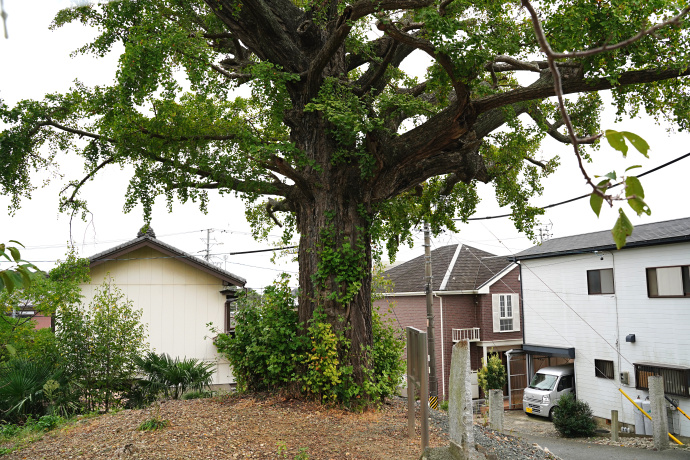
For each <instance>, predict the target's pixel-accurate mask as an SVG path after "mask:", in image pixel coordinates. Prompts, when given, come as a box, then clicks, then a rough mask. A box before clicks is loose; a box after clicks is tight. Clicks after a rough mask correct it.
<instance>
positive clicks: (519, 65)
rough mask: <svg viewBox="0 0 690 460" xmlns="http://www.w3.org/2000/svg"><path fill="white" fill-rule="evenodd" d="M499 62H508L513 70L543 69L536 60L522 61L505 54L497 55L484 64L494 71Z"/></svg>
mask: <svg viewBox="0 0 690 460" xmlns="http://www.w3.org/2000/svg"><path fill="white" fill-rule="evenodd" d="M499 62H502V63H505V64H508V65H509V66H510V68H511V70H529V71H531V72H540V71H541V69H540V68H539V65H538V64H537V63H535V62H526V61H520V60H518V59H515V58H513V57H510V56H503V55H499V56H496V57H495V58H494V60H493V61H492V62H490V63H488V64H486V65H485V66H484V69H486V70H492V71H493V70H494V69H495V64H496V63H499Z"/></svg>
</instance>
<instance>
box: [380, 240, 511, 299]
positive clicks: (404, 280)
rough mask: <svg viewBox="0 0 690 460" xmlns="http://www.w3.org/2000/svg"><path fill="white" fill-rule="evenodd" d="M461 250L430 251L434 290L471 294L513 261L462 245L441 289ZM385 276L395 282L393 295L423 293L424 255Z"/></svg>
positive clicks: (442, 248)
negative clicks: (443, 284) (444, 281)
mask: <svg viewBox="0 0 690 460" xmlns="http://www.w3.org/2000/svg"><path fill="white" fill-rule="evenodd" d="M457 249H458V245H457V244H452V245H449V246H443V247H440V248H438V249H434V250H433V251H431V273H432V275H433V290H434V291H440V292H443V291H470V290H476V289H479V288H480V287H481V286H483V285H484V284H486V283H487V282H489V281H490V280H491V279H492V278H494V277H495V276H496V275H498V274H499V273H500V272H501V271H503V270H504V269H505V268H506V267H508V266H509V265H511V263H512V262H510V261H509V260H508V258H507V257H505V256H495V255H493V254H490V253H488V252H485V251H481V250H479V249H476V248H473V247H471V246H467V245H462V246H461V248H460V252H459V253H458V257H457V259H456V260H455V264H454V265H453V268H452V270H451V272H450V276H449V277H448V282H447V284H446V285H445V286H444V289H443V290H441V284H442V283H443V280H444V278H445V276H446V272H447V271H448V266H449V265H450V263H451V262H452V260H453V256H454V255H455V252H456V251H457ZM385 276H386V277H387V278H389V279H390V280H391V281H392V282H393V283H394V288H393V292H396V293H399V292H422V291H424V288H425V284H426V280H425V278H424V255H421V256H419V257H416V258H414V259H412V260H410V261H407V262H405V263H402V264H400V265H397V266H395V267H392V268H390V269H388V270H386V272H385Z"/></svg>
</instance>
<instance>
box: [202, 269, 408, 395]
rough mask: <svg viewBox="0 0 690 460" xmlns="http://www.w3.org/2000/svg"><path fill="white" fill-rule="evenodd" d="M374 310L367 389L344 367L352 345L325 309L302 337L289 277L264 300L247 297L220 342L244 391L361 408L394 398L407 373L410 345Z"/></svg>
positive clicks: (268, 290)
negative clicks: (283, 392)
mask: <svg viewBox="0 0 690 460" xmlns="http://www.w3.org/2000/svg"><path fill="white" fill-rule="evenodd" d="M374 310H375V311H374V314H373V324H372V325H373V339H374V344H373V347H372V348H371V349H369V350H367V353H368V359H370V360H371V361H370V362H371V363H372V364H373V366H372V369H371V370H370V371H369V375H368V379H367V380H366V381H365V382H364V384H363V385H362V386H359V385H356V384H355V383H354V382H353V379H352V367H351V366H348V365H343V364H342V363H343V362H344V361H346V360H344V359H342V358H343V357H344V356H347V354H348V353H349V341H348V340H347V339H346V338H345V337H343V336H342V334H339V333H336V332H335V331H334V330H333V328H332V327H331V325H330V324H328V323H326V322H325V315H323V313H321V311H320V310H319V309H317V310H316V312H315V313H314V317H313V318H312V319H311V320H310V321H309V323H308V325H307V334H300V333H299V323H298V317H297V311H296V308H295V304H294V298H293V297H292V292H291V289H290V287H289V286H288V278H287V277H283V278H281V279H280V280H279V281H277V282H276V283H274V285H273V286H270V287H268V288H266V290H265V291H264V295H263V296H262V297H261V298H259V297H258V296H245V297H242V298H241V299H240V300H239V309H238V313H237V314H236V316H235V334H234V336H231V335H227V334H220V335H218V336H217V337H216V339H215V342H214V343H215V345H216V347H217V348H218V351H219V352H220V353H221V354H223V355H225V356H226V357H227V358H228V360H229V361H230V363H231V365H232V367H233V373H234V375H235V378H236V379H237V383H238V389H240V390H251V391H262V390H271V389H278V388H297V389H299V391H301V392H302V394H304V395H305V396H308V397H314V398H318V399H320V400H322V401H324V402H326V401H328V402H338V403H342V404H345V405H348V406H359V405H360V404H361V402H362V401H364V402H365V403H366V402H367V401H380V400H382V399H383V398H385V397H387V396H390V395H391V394H393V393H394V392H395V391H396V389H397V385H398V383H399V382H400V377H401V376H402V374H403V371H404V367H403V361H402V360H401V354H402V349H403V346H404V344H403V343H402V342H401V341H400V340H399V339H398V338H397V337H396V330H395V329H393V328H392V327H390V326H389V325H388V324H387V323H385V322H384V321H383V320H382V319H381V317H380V315H379V314H378V312H377V311H376V309H374Z"/></svg>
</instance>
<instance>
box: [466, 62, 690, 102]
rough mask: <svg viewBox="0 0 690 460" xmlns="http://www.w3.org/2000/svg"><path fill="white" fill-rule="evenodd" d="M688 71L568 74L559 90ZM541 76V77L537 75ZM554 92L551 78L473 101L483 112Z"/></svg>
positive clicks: (634, 81)
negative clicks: (591, 75)
mask: <svg viewBox="0 0 690 460" xmlns="http://www.w3.org/2000/svg"><path fill="white" fill-rule="evenodd" d="M688 75H690V67H688V68H686V69H683V70H677V69H666V70H632V71H628V72H624V73H623V74H621V75H620V77H618V79H617V83H615V84H614V83H611V81H610V80H609V79H607V78H603V77H602V78H596V79H591V78H587V79H585V78H583V77H580V78H568V79H566V80H565V81H563V82H562V85H561V90H562V93H563V94H572V93H583V92H593V91H601V90H606V89H612V88H616V87H619V86H628V85H634V84H641V83H653V82H657V81H663V80H670V79H675V78H678V77H681V76H688ZM540 80H542V79H540ZM555 95H556V90H555V89H554V86H553V82H552V81H551V82H549V83H548V84H546V83H544V84H541V85H538V86H535V85H530V86H528V87H526V88H518V89H515V90H512V91H508V92H506V93H502V94H496V95H491V96H486V97H482V98H479V99H476V100H474V101H472V105H473V106H474V108H475V110H476V111H477V113H485V112H488V111H490V110H492V109H495V108H499V107H503V106H505V105H508V104H513V103H516V102H525V101H532V100H535V99H545V98H547V97H552V96H555Z"/></svg>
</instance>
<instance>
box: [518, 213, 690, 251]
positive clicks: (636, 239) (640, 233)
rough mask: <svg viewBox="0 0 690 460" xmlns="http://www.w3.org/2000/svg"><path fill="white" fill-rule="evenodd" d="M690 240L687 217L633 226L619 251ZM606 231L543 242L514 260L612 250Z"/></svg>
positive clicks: (610, 237) (611, 237)
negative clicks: (631, 232)
mask: <svg viewBox="0 0 690 460" xmlns="http://www.w3.org/2000/svg"><path fill="white" fill-rule="evenodd" d="M683 241H690V217H686V218H683V219H675V220H667V221H664V222H656V223H652V224H643V225H637V226H635V228H634V229H633V234H632V235H630V236H629V237H628V239H627V242H626V244H625V247H624V248H623V249H630V248H635V247H641V246H653V245H658V244H670V243H679V242H683ZM615 248H616V244H615V243H614V242H613V236H612V235H611V231H610V230H603V231H600V232H594V233H585V234H583V235H574V236H566V237H563V238H554V239H551V240H548V241H545V242H544V243H542V244H541V245H537V246H533V247H531V248H529V249H526V250H524V251H522V252H520V253H518V254H516V255H515V259H516V260H521V259H538V258H542V257H554V256H560V255H566V254H579V253H583V252H591V251H608V250H611V249H615Z"/></svg>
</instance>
